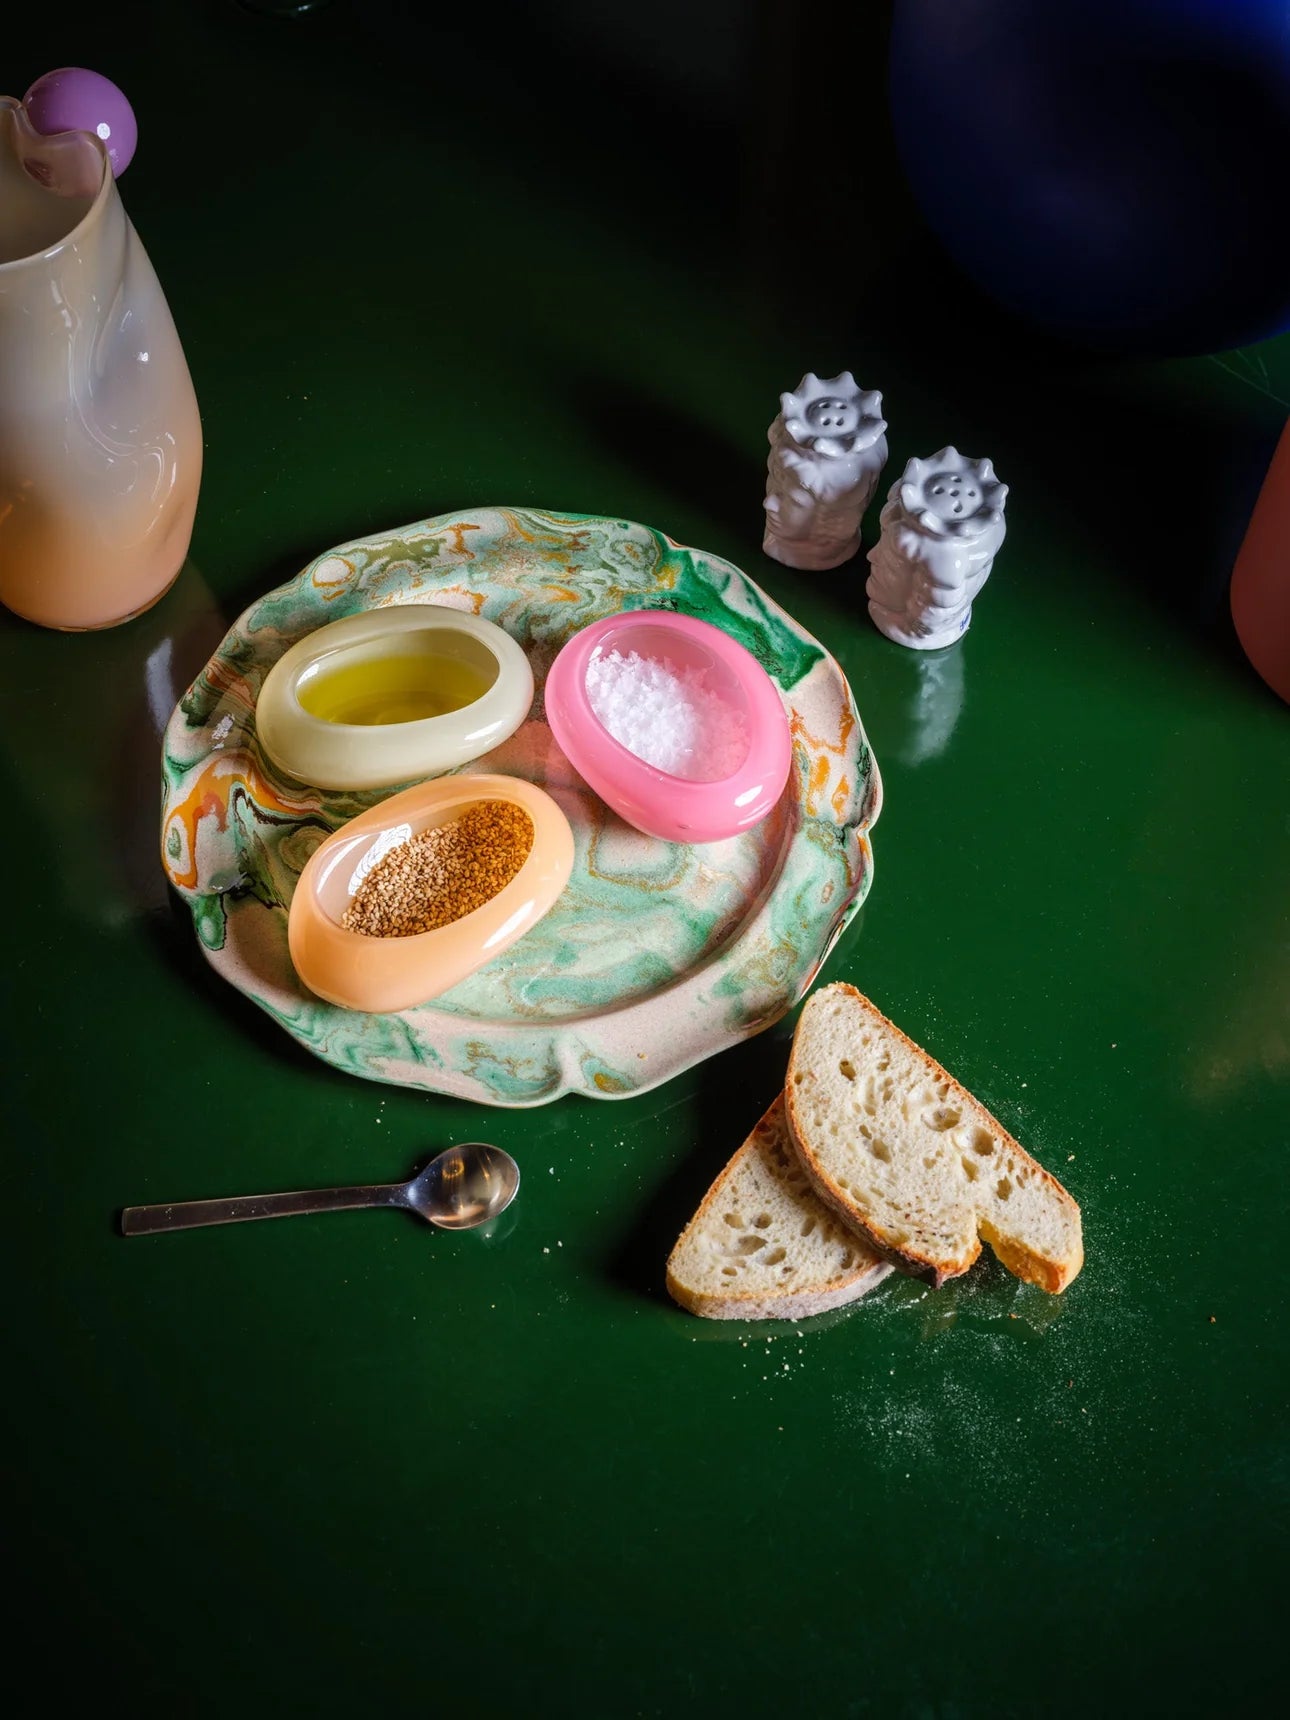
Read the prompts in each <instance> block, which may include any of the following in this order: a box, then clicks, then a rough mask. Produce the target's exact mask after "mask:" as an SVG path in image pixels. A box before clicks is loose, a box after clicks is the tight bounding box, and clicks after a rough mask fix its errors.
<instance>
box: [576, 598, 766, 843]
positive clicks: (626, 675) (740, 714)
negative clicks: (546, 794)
mask: <svg viewBox="0 0 1290 1720" xmlns="http://www.w3.org/2000/svg"><path fill="white" fill-rule="evenodd" d="M546 713H547V720H548V722H549V723H550V725H551V731H552V733H553V734H554V735H555V738H556V740H557V741H558V742H559V743H560V746H561V747H562V748H563V750H564V752H565V755H566V756H567V757H568V759H569V760H570V762H571V763H572V764H573V765H574V767H575V768H576V769H577V770H578V772H579V773H580V774H581V775H582V777H583V778H584V779H585V780H586V782H587V783H588V784H589V786H590V787H591V788H593V789H594V790H595V791H596V793H597V794H598V795H599V796H600V798H601V799H602V800H603V801H604V802H605V803H606V804H607V805H608V806H610V807H612V809H613V810H614V811H615V812H616V813H618V815H619V817H620V818H622V819H624V820H625V821H626V822H627V823H628V824H631V825H633V826H635V828H636V829H637V830H640V831H643V832H644V834H645V835H647V836H655V837H658V838H660V839H661V840H663V841H666V842H715V841H719V840H721V839H722V838H724V837H727V836H734V835H737V834H738V833H739V832H740V831H741V830H747V829H750V828H751V827H752V826H753V825H755V824H758V823H760V821H761V820H762V819H763V818H765V816H766V814H767V813H768V812H769V811H770V810H771V808H772V807H773V806H774V805H775V803H776V801H778V799H779V797H780V795H781V794H782V792H783V789H784V784H785V782H786V781H787V780H788V771H789V766H790V763H791V758H792V745H791V740H790V737H789V729H788V719H787V716H786V714H785V711H784V705H783V701H782V700H781V699H780V696H779V693H778V691H777V690H776V688H775V685H774V683H773V682H772V681H771V679H770V677H769V676H768V675H767V674H766V671H765V670H764V669H763V668H762V667H761V665H760V664H759V663H758V662H757V660H756V658H754V657H753V656H752V655H751V653H749V652H748V651H746V650H745V649H744V647H743V646H742V645H740V644H738V643H737V641H735V640H734V639H732V638H730V636H729V635H728V634H726V633H723V632H722V631H721V629H720V628H719V627H713V626H712V625H711V624H710V623H708V622H706V621H699V620H697V619H695V618H694V617H692V616H686V615H674V614H671V613H669V612H667V611H661V610H636V611H631V612H628V613H624V614H620V615H611V616H607V617H606V618H605V619H604V620H603V621H598V622H596V623H594V624H593V625H592V626H590V627H586V628H584V629H583V630H582V631H581V632H580V633H576V634H575V635H574V636H573V638H572V639H570V640H569V642H568V643H567V644H566V645H565V646H564V648H563V649H562V650H561V651H560V653H559V655H558V656H557V657H556V660H555V662H554V663H553V664H552V666H551V672H550V674H549V675H548V677H547V684H546Z"/></svg>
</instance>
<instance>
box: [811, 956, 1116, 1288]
mask: <svg viewBox="0 0 1290 1720" xmlns="http://www.w3.org/2000/svg"><path fill="white" fill-rule="evenodd" d="M785 1097H786V1102H787V1111H788V1125H789V1129H790V1130H791V1132H792V1137H793V1143H794V1145H795V1146H796V1148H797V1152H798V1156H799V1157H800V1159H801V1162H802V1164H803V1166H804V1167H805V1169H806V1172H807V1175H808V1176H809V1177H810V1179H811V1182H812V1184H813V1186H814V1187H815V1188H816V1189H817V1190H818V1192H819V1194H820V1195H821V1197H822V1198H823V1199H824V1200H826V1201H827V1202H828V1203H829V1205H830V1206H832V1207H833V1208H834V1209H835V1210H836V1211H837V1212H839V1213H840V1214H841V1215H842V1217H843V1218H844V1219H845V1220H846V1221H847V1223H848V1224H850V1225H853V1226H855V1227H856V1228H857V1229H858V1230H859V1231H860V1232H861V1233H862V1234H863V1235H865V1236H867V1237H868V1238H869V1239H870V1241H871V1242H872V1243H873V1245H874V1247H875V1248H876V1249H877V1250H878V1251H879V1253H881V1254H883V1255H885V1256H886V1257H887V1258H888V1259H890V1260H894V1261H895V1262H896V1264H897V1265H898V1266H900V1267H901V1268H902V1269H903V1270H904V1271H906V1272H911V1273H913V1274H914V1275H915V1276H917V1277H920V1278H926V1279H929V1280H930V1281H931V1282H932V1283H933V1284H943V1283H944V1282H945V1280H946V1279H947V1278H957V1277H958V1276H959V1275H960V1274H961V1273H964V1272H966V1271H967V1269H968V1267H969V1266H971V1264H972V1262H973V1261H974V1260H975V1259H976V1257H977V1255H978V1254H979V1253H980V1252H981V1241H980V1239H981V1238H982V1237H984V1239H985V1240H986V1241H987V1242H988V1243H989V1244H990V1246H991V1248H993V1250H994V1252H995V1253H996V1254H997V1255H998V1257H999V1259H1000V1260H1001V1261H1002V1262H1003V1264H1004V1265H1005V1266H1006V1267H1007V1268H1008V1270H1009V1271H1010V1272H1015V1273H1016V1275H1017V1277H1018V1278H1025V1279H1028V1280H1029V1281H1030V1282H1031V1283H1032V1284H1039V1285H1041V1286H1042V1287H1043V1288H1044V1289H1045V1290H1050V1291H1054V1292H1055V1291H1058V1290H1064V1289H1065V1288H1066V1286H1067V1285H1068V1284H1069V1283H1070V1281H1071V1279H1072V1278H1074V1276H1075V1274H1076V1273H1077V1272H1078V1271H1079V1269H1080V1267H1081V1266H1082V1265H1083V1264H1084V1243H1083V1238H1082V1234H1081V1228H1080V1214H1079V1207H1078V1206H1077V1205H1076V1204H1075V1202H1074V1201H1073V1200H1072V1199H1071V1197H1070V1195H1068V1194H1067V1192H1066V1190H1065V1189H1064V1188H1063V1187H1062V1186H1061V1184H1060V1183H1059V1182H1058V1181H1057V1180H1056V1178H1055V1177H1051V1176H1050V1175H1049V1174H1048V1172H1047V1171H1046V1170H1044V1169H1043V1168H1042V1166H1040V1165H1038V1164H1036V1163H1035V1161H1034V1159H1032V1158H1031V1157H1030V1155H1029V1153H1027V1152H1026V1151H1025V1150H1024V1149H1023V1148H1022V1147H1020V1146H1018V1144H1017V1142H1016V1141H1014V1140H1013V1138H1012V1136H1011V1135H1010V1134H1008V1132H1007V1131H1006V1129H1004V1128H1003V1127H1002V1126H1001V1125H1000V1124H999V1123H998V1122H997V1121H996V1120H995V1119H994V1118H993V1117H992V1116H991V1115H990V1113H989V1112H988V1111H987V1110H986V1108H985V1106H984V1105H982V1104H980V1103H979V1101H978V1100H976V1099H974V1098H973V1097H972V1095H971V1094H970V1093H968V1092H966V1091H965V1089H964V1088H963V1087H961V1086H960V1085H959V1083H958V1082H957V1081H956V1080H955V1079H954V1078H953V1076H952V1075H950V1074H948V1073H947V1072H946V1071H945V1070H944V1069H942V1068H941V1066H940V1064H939V1063H937V1062H935V1061H934V1060H933V1059H932V1058H931V1057H929V1056H928V1055H927V1053H926V1052H925V1051H922V1050H920V1049H919V1047H918V1046H917V1045H915V1044H914V1043H913V1042H912V1041H911V1040H909V1039H907V1038H906V1037H905V1035H904V1034H903V1033H902V1032H901V1031H900V1030H899V1028H897V1027H895V1026H893V1025H892V1023H891V1022H890V1021H888V1020H887V1018H886V1016H884V1015H882V1014H880V1013H879V1011H878V1010H877V1009H875V1008H874V1006H873V1004H872V1003H870V1001H869V999H868V998H867V997H864V996H862V995H861V993H860V992H858V991H857V990H856V989H855V987H854V986H850V985H843V984H835V985H828V986H824V987H823V988H822V989H821V990H820V991H817V992H815V993H813V995H812V996H811V997H809V998H808V999H807V1001H806V1003H805V1004H804V1006H803V1008H802V1013H801V1015H800V1016H799V1018H798V1023H797V1031H796V1033H795V1034H794V1036H793V1052H792V1056H791V1058H790V1060H789V1066H788V1083H787V1086H786V1089H785Z"/></svg>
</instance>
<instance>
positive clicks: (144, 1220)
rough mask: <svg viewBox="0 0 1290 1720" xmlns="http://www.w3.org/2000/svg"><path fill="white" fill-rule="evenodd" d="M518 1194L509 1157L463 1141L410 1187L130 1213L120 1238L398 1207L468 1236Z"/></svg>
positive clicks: (261, 1197)
mask: <svg viewBox="0 0 1290 1720" xmlns="http://www.w3.org/2000/svg"><path fill="white" fill-rule="evenodd" d="M519 1186H520V1167H519V1166H518V1165H517V1164H516V1162H515V1160H514V1159H513V1158H512V1157H511V1155H510V1154H509V1153H504V1152H503V1151H502V1149H501V1148H500V1147H490V1146H489V1145H488V1144H487V1142H485V1141H466V1142H464V1143H463V1144H462V1145H461V1146H459V1147H449V1148H448V1150H447V1151H446V1152H443V1153H440V1154H439V1156H438V1157H437V1158H433V1159H431V1161H430V1163H429V1164H428V1165H427V1166H426V1167H425V1169H424V1170H422V1171H420V1172H418V1174H417V1175H416V1176H414V1177H413V1178H412V1180H411V1182H405V1183H360V1184H359V1185H358V1186H356V1187H354V1188H319V1189H303V1190H300V1191H298V1192H297V1193H294V1194H252V1195H242V1196H240V1197H238V1198H235V1199H233V1200H189V1201H183V1202H176V1203H174V1204H172V1205H170V1206H127V1207H126V1208H125V1210H124V1211H123V1212H122V1214H121V1230H122V1233H123V1234H124V1235H126V1236H148V1235H151V1234H152V1233H153V1232H154V1231H158V1230H191V1229H193V1228H194V1226H196V1225H199V1224H234V1223H236V1222H237V1221H238V1220H239V1219H245V1218H292V1217H294V1216H295V1215H296V1214H297V1213H303V1212H341V1211H344V1210H345V1209H346V1208H352V1207H356V1206H397V1207H403V1208H404V1209H405V1210H406V1211H408V1212H415V1213H418V1214H419V1215H420V1216H421V1217H422V1218H424V1219H426V1220H427V1221H428V1222H429V1223H430V1224H437V1225H438V1226H439V1228H440V1229H441V1230H473V1229H474V1228H475V1226H476V1225H479V1224H487V1223H488V1221H489V1219H491V1218H496V1217H497V1215H498V1214H499V1213H502V1212H505V1210H506V1208H507V1207H508V1206H509V1205H510V1204H511V1202H512V1201H513V1200H514V1199H515V1195H516V1191H517V1190H518V1189H519Z"/></svg>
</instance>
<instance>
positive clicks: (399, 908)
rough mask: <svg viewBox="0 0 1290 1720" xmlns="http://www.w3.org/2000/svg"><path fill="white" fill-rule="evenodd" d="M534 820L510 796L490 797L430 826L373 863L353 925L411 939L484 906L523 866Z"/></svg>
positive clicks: (354, 904)
mask: <svg viewBox="0 0 1290 1720" xmlns="http://www.w3.org/2000/svg"><path fill="white" fill-rule="evenodd" d="M532 846H533V820H532V819H531V818H530V817H529V815H528V813H527V812H525V811H524V809H523V807H520V806H516V805H515V804H514V803H513V802H512V801H509V800H485V801H480V802H479V803H478V804H477V805H475V806H472V807H469V808H468V809H467V810H466V811H465V812H463V813H462V815H461V817H460V818H456V819H454V820H453V821H452V823H451V824H438V825H435V826H434V828H433V829H431V830H423V831H422V832H421V834H420V835H419V836H414V837H412V839H411V840H410V841H408V842H404V843H403V844H402V845H401V846H400V847H398V848H395V849H394V850H392V852H391V853H389V854H387V855H386V857H385V858H384V860H382V861H381V862H380V864H379V865H377V866H373V868H372V870H371V871H370V872H369V873H368V874H367V877H366V878H365V879H364V880H363V882H362V884H361V885H360V886H359V888H358V890H357V891H356V892H355V893H354V897H353V900H352V901H351V902H350V904H349V906H348V908H346V910H345V914H344V918H343V919H342V920H341V924H342V925H343V926H344V927H345V928H346V930H347V931H351V932H361V933H363V934H364V936H366V937H369V938H411V937H415V936H416V934H417V933H418V932H433V931H436V930H437V929H438V928H439V927H440V926H447V925H450V924H451V923H452V921H453V920H459V919H461V917H462V915H463V914H469V913H471V912H473V910H474V909H476V908H482V907H483V905H484V903H485V902H488V901H491V900H492V898H493V897H494V896H495V895H496V894H497V892H498V891H499V890H500V889H502V888H503V886H505V885H506V884H509V883H510V881H511V879H512V878H513V877H514V876H515V874H516V873H517V872H518V871H519V869H520V867H521V866H522V865H523V864H524V862H525V860H526V859H527V858H528V855H529V850H530V849H531V848H532Z"/></svg>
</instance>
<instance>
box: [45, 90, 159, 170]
mask: <svg viewBox="0 0 1290 1720" xmlns="http://www.w3.org/2000/svg"><path fill="white" fill-rule="evenodd" d="M22 105H23V106H24V107H25V108H26V110H27V117H28V119H29V120H30V121H31V123H32V125H33V126H34V127H35V129H36V130H37V131H38V132H40V133H42V135H44V136H46V137H48V136H50V135H51V134H52V133H54V132H59V131H88V132H91V133H93V135H94V136H95V137H97V138H99V139H101V140H102V143H103V147H104V149H106V150H107V155H108V160H109V161H110V162H111V163H112V173H113V176H114V177H115V178H117V179H119V178H120V177H121V175H122V174H123V173H124V172H125V170H126V168H127V167H128V166H129V165H130V162H131V160H132V158H133V156H134V147H135V144H136V143H137V142H138V141H139V127H138V124H137V122H136V121H135V117H134V109H133V108H132V107H131V106H130V104H129V102H128V101H127V100H126V98H125V96H124V94H123V93H122V91H120V90H119V89H118V88H117V87H116V85H115V84H114V83H113V82H112V80H111V79H110V78H105V77H104V76H103V74H102V73H101V72H91V71H89V70H87V68H86V67H84V66H60V67H59V68H58V70H57V71H53V72H46V73H45V75H44V77H42V78H37V79H36V81H35V83H34V84H33V85H32V86H31V88H30V89H29V90H28V91H27V93H26V95H25V96H24V97H23V98H22Z"/></svg>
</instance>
